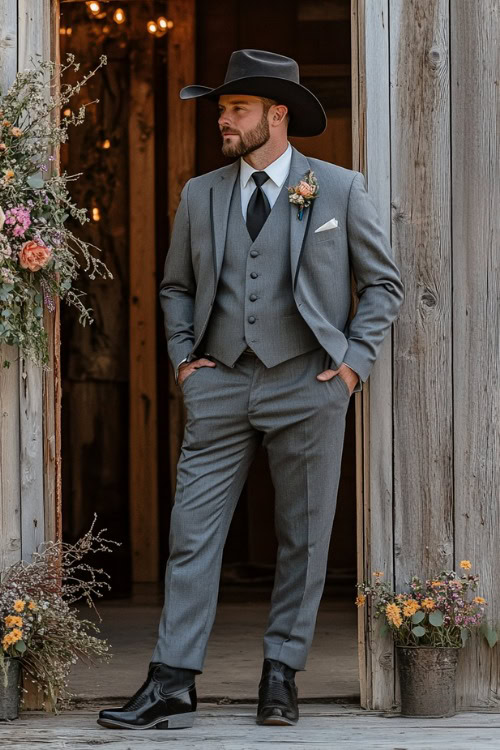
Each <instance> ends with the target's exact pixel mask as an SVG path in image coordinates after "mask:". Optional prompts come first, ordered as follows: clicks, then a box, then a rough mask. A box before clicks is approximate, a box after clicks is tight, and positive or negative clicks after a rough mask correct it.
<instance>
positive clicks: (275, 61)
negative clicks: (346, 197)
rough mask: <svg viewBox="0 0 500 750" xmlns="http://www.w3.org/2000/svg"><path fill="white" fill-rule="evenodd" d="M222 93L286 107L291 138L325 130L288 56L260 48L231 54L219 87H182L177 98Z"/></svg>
mask: <svg viewBox="0 0 500 750" xmlns="http://www.w3.org/2000/svg"><path fill="white" fill-rule="evenodd" d="M222 94H252V95H253V96H264V97H266V98H268V99H274V100H275V101H277V102H278V103H279V104H286V106H287V107H288V114H289V115H290V122H289V125H288V134H289V135H292V136H294V135H295V136H311V135H319V134H320V133H322V132H323V131H324V130H325V128H326V114H325V110H324V109H323V107H322V106H321V103H320V102H319V100H318V99H317V98H316V97H315V96H314V94H313V93H312V92H311V91H309V89H306V87H305V86H302V85H301V83H300V82H299V66H298V65H297V63H296V62H295V60H292V58H291V57H285V56H284V55H276V54H275V53H274V52H265V51H264V50H260V49H240V50H237V51H236V52H233V54H232V55H231V57H230V59H229V64H228V66H227V72H226V77H225V79H224V83H223V84H222V86H219V87H218V88H215V89H211V88H209V87H208V86H185V87H184V88H183V89H182V90H181V92H180V97H181V99H199V98H201V97H205V98H208V99H218V97H219V96H221V95H222Z"/></svg>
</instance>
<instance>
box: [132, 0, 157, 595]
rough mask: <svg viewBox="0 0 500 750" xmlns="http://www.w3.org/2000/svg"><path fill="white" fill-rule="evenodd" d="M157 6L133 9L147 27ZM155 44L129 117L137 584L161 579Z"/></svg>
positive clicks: (140, 61) (149, 42) (135, 66)
mask: <svg viewBox="0 0 500 750" xmlns="http://www.w3.org/2000/svg"><path fill="white" fill-rule="evenodd" d="M152 11H153V6H152V3H149V2H148V3H142V4H141V6H140V7H139V6H138V5H131V6H130V9H129V12H130V14H131V22H132V23H133V24H137V25H139V24H143V25H144V26H145V24H146V23H147V20H148V18H149V17H150V16H151V14H152ZM153 46H154V39H153V37H151V36H150V35H148V34H146V35H144V38H143V40H142V41H141V43H140V46H139V47H137V48H136V49H135V50H134V51H133V53H132V55H131V67H130V112H129V175H130V177H129V217H130V218H129V243H130V245H129V246H130V260H129V269H130V298H129V326H130V334H129V342H130V350H129V351H130V361H129V375H130V384H129V399H130V401H129V409H130V411H129V414H130V417H129V419H130V426H129V430H130V432H129V492H130V536H131V546H132V580H133V581H134V582H142V581H157V580H158V485H157V478H156V467H157V452H158V451H157V405H156V368H155V367H154V362H155V358H156V305H157V293H156V274H155V270H156V267H155V264H156V261H155V215H154V211H155V201H154V195H155V149H154V139H155V133H154V91H153V85H152V75H153Z"/></svg>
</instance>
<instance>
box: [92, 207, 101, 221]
mask: <svg viewBox="0 0 500 750" xmlns="http://www.w3.org/2000/svg"><path fill="white" fill-rule="evenodd" d="M92 218H93V219H94V221H99V220H100V218H101V214H100V213H99V209H98V208H97V206H94V207H93V208H92Z"/></svg>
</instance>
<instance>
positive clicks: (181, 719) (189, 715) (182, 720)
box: [155, 711, 197, 729]
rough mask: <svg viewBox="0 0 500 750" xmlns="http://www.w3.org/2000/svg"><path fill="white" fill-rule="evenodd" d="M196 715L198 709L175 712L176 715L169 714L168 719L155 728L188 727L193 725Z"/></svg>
mask: <svg viewBox="0 0 500 750" xmlns="http://www.w3.org/2000/svg"><path fill="white" fill-rule="evenodd" d="M196 716H197V714H196V711H186V713H183V714H174V716H169V717H168V719H166V720H165V721H161V722H160V723H159V724H157V725H156V726H155V729H187V728H188V727H192V726H193V724H194V720H195V719H196Z"/></svg>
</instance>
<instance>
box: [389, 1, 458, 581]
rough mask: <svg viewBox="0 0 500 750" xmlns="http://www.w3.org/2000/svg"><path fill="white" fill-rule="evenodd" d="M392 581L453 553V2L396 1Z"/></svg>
mask: <svg viewBox="0 0 500 750" xmlns="http://www.w3.org/2000/svg"><path fill="white" fill-rule="evenodd" d="M389 7H390V50H391V55H390V71H391V72H390V75H391V149H392V153H391V165H392V170H391V171H392V207H393V231H392V239H393V247H394V249H395V252H396V257H397V258H398V260H399V261H400V264H401V267H402V269H403V274H404V283H405V296H406V299H405V302H404V304H403V306H402V308H401V314H400V316H399V319H398V321H397V324H396V325H395V329H394V330H395V335H394V407H395V408H394V462H395V468H394V492H395V496H394V502H395V510H394V513H395V527H394V528H395V531H394V534H395V541H394V556H395V566H396V570H395V578H396V584H397V586H398V587H401V586H404V585H405V581H407V580H409V578H410V577H411V576H412V575H413V574H420V575H426V574H431V573H432V572H436V571H439V570H441V568H443V567H450V566H451V564H452V560H453V494H452V493H453V476H452V468H453V467H452V461H453V435H452V416H453V413H452V412H453V409H452V388H451V384H452V358H451V356H452V355H451V305H452V301H451V225H450V199H451V194H450V133H449V117H450V90H449V65H448V48H449V40H448V36H449V15H448V9H449V3H448V1H447V0H415V1H414V2H411V3H409V2H408V3H400V2H399V0H391V2H390V6H389Z"/></svg>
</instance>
